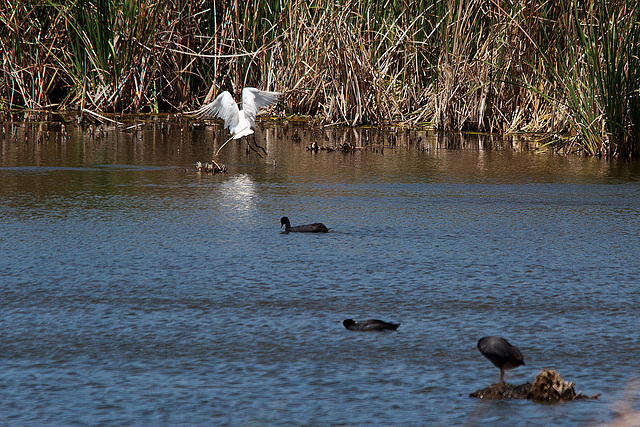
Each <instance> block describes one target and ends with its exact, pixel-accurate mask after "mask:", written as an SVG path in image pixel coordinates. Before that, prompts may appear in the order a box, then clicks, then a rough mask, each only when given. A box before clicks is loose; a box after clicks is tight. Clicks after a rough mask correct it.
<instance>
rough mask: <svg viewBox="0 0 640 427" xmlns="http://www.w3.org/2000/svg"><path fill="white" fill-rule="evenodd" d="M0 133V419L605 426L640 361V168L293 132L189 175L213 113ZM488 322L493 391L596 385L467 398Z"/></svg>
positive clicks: (218, 136)
mask: <svg viewBox="0 0 640 427" xmlns="http://www.w3.org/2000/svg"><path fill="white" fill-rule="evenodd" d="M61 131H64V132H65V133H64V134H62V133H61ZM1 136H2V139H1V140H0V291H1V293H2V298H1V299H0V324H1V326H2V334H1V335H0V337H1V338H0V419H1V420H2V423H3V424H5V425H24V424H30V425H34V424H37V425H43V424H46V425H60V424H106V425H122V424H125V425H148V424H153V425H176V424H189V425H212V424H227V425H460V424H470V425H476V424H479V425H513V424H527V425H547V424H550V423H554V424H558V425H577V424H578V425H585V424H598V423H601V422H606V421H609V420H612V419H613V418H614V416H615V412H614V409H615V404H616V403H617V402H619V401H620V400H621V399H623V398H624V394H623V391H624V388H625V387H626V386H627V385H628V384H629V383H630V381H631V380H633V379H634V378H636V377H637V375H638V369H637V361H638V360H639V359H640V341H639V335H638V330H640V316H639V314H640V313H639V310H640V309H639V308H638V307H640V293H639V292H638V291H639V286H638V277H640V265H639V262H638V248H639V247H640V231H639V230H640V184H639V178H640V169H639V167H638V165H637V164H634V163H626V162H607V161H603V160H599V159H584V158H578V157H562V156H554V155H552V154H540V153H533V152H531V151H527V150H519V149H515V150H512V149H511V147H512V146H514V145H516V147H515V148H519V147H520V145H519V144H520V143H515V142H508V143H506V144H505V143H499V144H497V145H496V144H493V143H492V142H491V141H489V140H486V139H482V138H481V139H478V138H475V139H471V138H469V139H462V140H458V139H453V140H450V139H448V138H442V137H437V136H434V135H431V134H428V133H424V132H419V133H415V132H414V133H405V132H386V133H380V132H375V131H373V130H363V131H353V130H348V129H347V130H345V129H322V128H311V127H306V126H303V125H295V124H286V125H282V126H273V125H271V126H268V129H265V131H264V133H263V135H262V139H261V140H260V141H262V144H264V145H265V148H266V150H267V153H268V154H267V156H266V157H265V158H260V157H258V156H257V155H256V154H255V153H249V154H247V153H246V149H245V147H246V146H245V145H244V144H242V143H235V144H231V143H230V144H228V145H227V146H226V147H225V148H224V149H223V151H222V152H221V155H220V157H221V160H222V161H224V162H225V163H226V164H227V166H228V167H229V172H228V173H227V174H224V175H206V174H200V173H196V171H195V169H194V167H193V164H194V163H195V162H196V161H206V160H208V159H210V157H211V153H212V152H213V149H214V144H215V146H217V145H219V144H220V143H221V142H223V141H224V140H225V138H226V137H227V134H226V133H224V132H223V131H222V130H221V129H220V128H219V126H218V125H216V126H211V125H195V126H194V125H192V124H188V123H180V122H177V123H169V122H167V123H164V122H162V123H159V122H157V121H156V122H150V123H148V124H147V125H145V126H142V127H141V128H140V129H139V130H138V131H137V132H131V131H129V132H119V131H116V130H114V129H110V128H105V129H103V130H99V131H90V130H87V129H85V130H82V129H79V128H77V127H75V126H72V125H69V124H67V125H66V126H65V129H64V130H63V129H62V126H61V123H57V122H52V123H15V122H13V123H9V122H5V123H4V124H3V133H2V135H1ZM311 141H317V142H318V143H319V144H321V145H338V144H341V143H343V142H350V143H353V144H354V145H358V146H363V145H367V148H365V149H358V150H356V151H354V152H350V153H343V152H339V151H334V152H327V151H319V152H318V153H315V152H313V151H308V150H307V149H306V147H307V146H308V145H309V144H310V142H311ZM283 215H287V216H288V217H289V218H290V219H291V222H292V224H293V225H296V224H303V223H309V222H316V221H321V222H323V223H325V224H326V225H327V226H328V227H330V228H331V232H330V233H328V234H323V235H304V234H300V235H296V234H295V233H292V234H283V233H281V232H280V229H279V220H280V217H281V216H283ZM345 318H355V319H366V318H381V319H385V320H389V321H394V322H401V323H402V325H401V326H400V328H399V330H398V331H397V332H396V333H382V334H362V333H354V332H349V331H346V330H345V329H344V328H343V327H342V324H341V322H342V320H344V319H345ZM485 335H501V336H504V337H507V338H508V339H509V340H510V341H511V342H512V343H513V344H515V345H517V346H518V347H519V348H520V349H521V350H522V352H523V354H524V357H525V361H526V366H524V367H520V368H518V369H516V370H513V371H509V372H508V374H507V381H509V382H511V383H517V384H520V383H523V382H526V381H532V380H533V378H534V377H535V375H536V374H537V373H538V372H539V371H540V370H541V369H542V368H554V369H557V370H558V371H559V372H560V373H561V374H562V376H563V377H564V378H565V379H568V380H570V381H575V383H576V386H577V389H579V390H582V391H583V392H584V393H586V394H588V395H595V394H601V396H600V398H598V399H597V400H589V401H580V402H572V403H567V404H563V405H540V404H536V403H532V402H528V401H500V402H485V401H479V400H475V399H471V398H469V397H468V396H469V393H471V392H473V391H475V390H477V389H480V388H483V387H485V386H487V385H489V384H491V383H494V382H496V381H497V380H498V379H499V371H498V370H497V369H496V368H494V367H493V366H492V365H491V364H490V362H489V361H487V360H486V359H484V358H483V357H482V355H480V353H479V352H478V350H477V349H476V342H477V340H478V339H479V338H480V337H482V336H485ZM632 406H633V407H634V408H635V409H639V408H638V405H637V404H635V403H633V405H632Z"/></svg>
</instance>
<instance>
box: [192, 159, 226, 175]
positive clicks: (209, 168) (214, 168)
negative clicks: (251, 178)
mask: <svg viewBox="0 0 640 427" xmlns="http://www.w3.org/2000/svg"><path fill="white" fill-rule="evenodd" d="M196 170H197V171H198V172H204V173H225V172H227V166H226V165H224V164H222V163H218V162H216V161H215V160H211V163H202V162H196Z"/></svg>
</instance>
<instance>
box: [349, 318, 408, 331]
mask: <svg viewBox="0 0 640 427" xmlns="http://www.w3.org/2000/svg"><path fill="white" fill-rule="evenodd" d="M342 324H343V325H344V327H345V328H347V329H348V330H350V331H362V332H368V331H395V330H396V329H398V326H400V323H391V322H384V321H382V320H377V319H369V320H363V321H361V322H356V321H355V320H353V319H347V320H345V321H344V322H342Z"/></svg>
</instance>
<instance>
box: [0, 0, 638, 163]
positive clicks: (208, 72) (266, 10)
mask: <svg viewBox="0 0 640 427" xmlns="http://www.w3.org/2000/svg"><path fill="white" fill-rule="evenodd" d="M4 4H5V5H6V6H8V7H3V8H0V21H1V22H2V26H0V56H1V58H0V61H2V64H3V73H2V74H1V75H0V105H3V106H4V107H5V108H27V109H52V108H55V109H61V110H79V111H83V110H84V109H87V110H98V111H101V112H116V113H122V112H124V113H130V112H167V111H171V112H182V111H187V110H192V109H194V108H195V107H196V106H199V105H202V104H203V103H208V102H210V101H211V100H212V98H213V96H214V95H216V94H217V93H219V92H221V91H223V90H229V91H230V92H232V93H234V92H238V91H239V88H241V87H244V86H255V87H259V88H261V89H265V90H272V91H282V92H284V93H285V96H284V103H283V104H282V105H284V108H286V114H299V115H309V116H318V117H321V120H322V121H325V122H330V123H344V124H347V125H351V126H356V125H362V124H376V125H385V124H389V123H405V124H407V125H408V126H417V125H420V126H424V125H428V126H431V127H434V128H437V129H442V130H453V131H461V130H480V131H487V132H501V133H509V132H542V133H546V135H547V137H546V138H545V141H547V142H548V145H547V146H548V147H552V148H553V149H555V150H558V151H562V152H565V153H570V152H577V153H583V154H586V155H598V156H621V157H639V156H640V75H639V74H640V63H639V62H640V9H639V8H637V7H636V4H635V3H634V2H630V1H623V2H615V3H611V2H596V1H595V0H588V1H586V2H577V1H576V0H562V1H560V2H549V1H545V2H529V3H518V2H505V1H498V2H490V3H487V2H482V1H479V0H472V1H468V2H462V1H460V0H421V1H416V2H400V1H396V0H383V1H373V0H358V1H354V0H352V1H347V0H339V1H330V0H311V1H299V0H253V1H247V2H227V1H220V0H214V1H205V0H196V1H189V2H187V1H184V0H168V1H166V2H152V1H149V0H71V1H66V2H65V1H60V0H48V1H46V2H35V3H34V2H31V1H26V0H7V1H5V2H4ZM236 95H238V93H236Z"/></svg>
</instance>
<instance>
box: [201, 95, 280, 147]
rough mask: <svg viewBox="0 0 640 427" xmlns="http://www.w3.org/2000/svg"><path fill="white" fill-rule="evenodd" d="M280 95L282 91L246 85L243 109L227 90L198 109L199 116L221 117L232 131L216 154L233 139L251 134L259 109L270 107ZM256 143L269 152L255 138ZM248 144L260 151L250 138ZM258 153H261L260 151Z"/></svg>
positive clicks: (207, 117)
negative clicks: (250, 141)
mask: <svg viewBox="0 0 640 427" xmlns="http://www.w3.org/2000/svg"><path fill="white" fill-rule="evenodd" d="M280 95H281V93H280V92H269V91H266V90H260V89H256V88H254V87H245V88H244V89H242V110H240V109H239V108H238V104H236V102H235V101H234V99H233V97H232V96H231V94H230V93H229V92H228V91H226V90H225V91H224V92H222V93H221V94H220V95H218V96H217V98H216V99H215V100H214V101H213V102H211V103H209V104H207V105H203V106H202V107H200V108H199V109H198V110H196V111H195V115H196V117H198V118H201V119H212V118H219V119H222V120H224V127H225V128H228V129H229V132H230V133H231V138H229V139H228V140H226V141H225V143H224V144H222V145H221V146H220V148H218V151H216V154H215V155H216V156H217V155H218V153H219V152H220V150H221V149H222V147H224V146H225V145H226V144H227V142H229V141H231V140H232V139H240V138H242V137H243V136H248V135H251V134H252V133H253V129H255V128H256V114H258V111H259V110H260V109H261V108H265V107H268V106H269V105H271V104H273V103H275V102H277V101H278V99H279V98H280ZM254 143H255V144H256V145H257V146H258V147H260V148H262V151H264V152H265V154H266V153H267V152H266V150H265V149H264V147H261V146H259V145H258V144H257V143H256V142H255V139H254ZM247 144H249V148H251V149H252V150H253V151H255V152H256V153H258V150H256V149H255V148H253V147H252V146H251V144H250V143H249V141H248V140H247ZM258 154H259V155H260V153H258Z"/></svg>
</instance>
